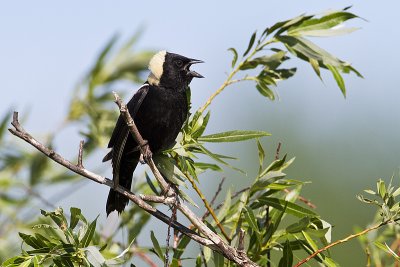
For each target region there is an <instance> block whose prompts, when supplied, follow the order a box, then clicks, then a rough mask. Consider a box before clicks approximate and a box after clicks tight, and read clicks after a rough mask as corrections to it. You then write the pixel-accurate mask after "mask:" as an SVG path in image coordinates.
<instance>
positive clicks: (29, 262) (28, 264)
mask: <svg viewBox="0 0 400 267" xmlns="http://www.w3.org/2000/svg"><path fill="white" fill-rule="evenodd" d="M31 262H32V259H27V260H26V261H24V262H23V263H21V264H20V265H18V266H19V267H29V266H30V265H31Z"/></svg>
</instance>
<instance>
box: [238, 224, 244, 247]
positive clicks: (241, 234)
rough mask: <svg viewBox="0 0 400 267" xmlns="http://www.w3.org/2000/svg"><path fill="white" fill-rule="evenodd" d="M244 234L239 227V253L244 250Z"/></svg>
mask: <svg viewBox="0 0 400 267" xmlns="http://www.w3.org/2000/svg"><path fill="white" fill-rule="evenodd" d="M244 236H245V231H244V230H243V229H242V228H240V229H239V244H238V251H240V252H241V253H243V252H244Z"/></svg>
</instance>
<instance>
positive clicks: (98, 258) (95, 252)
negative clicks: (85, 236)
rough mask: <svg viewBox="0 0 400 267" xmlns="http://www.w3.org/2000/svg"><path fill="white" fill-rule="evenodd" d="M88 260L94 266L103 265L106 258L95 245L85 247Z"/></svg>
mask: <svg viewBox="0 0 400 267" xmlns="http://www.w3.org/2000/svg"><path fill="white" fill-rule="evenodd" d="M85 251H86V257H87V260H88V261H89V262H90V263H91V265H92V266H93V267H103V266H104V264H105V262H106V259H104V257H103V255H101V253H100V251H99V249H98V248H97V247H95V246H89V247H87V248H85Z"/></svg>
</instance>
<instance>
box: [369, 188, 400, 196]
mask: <svg viewBox="0 0 400 267" xmlns="http://www.w3.org/2000/svg"><path fill="white" fill-rule="evenodd" d="M398 190H399V193H400V188H399V189H398ZM396 191H397V190H396ZM364 192H365V193H368V194H370V195H373V196H375V195H376V193H375V191H374V190H371V189H365V190H364ZM393 196H395V195H394V193H393Z"/></svg>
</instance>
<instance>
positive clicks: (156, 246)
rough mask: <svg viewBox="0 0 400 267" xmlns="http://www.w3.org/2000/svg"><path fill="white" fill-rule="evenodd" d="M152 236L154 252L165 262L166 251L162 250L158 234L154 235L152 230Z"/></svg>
mask: <svg viewBox="0 0 400 267" xmlns="http://www.w3.org/2000/svg"><path fill="white" fill-rule="evenodd" d="M150 238H151V242H152V243H153V249H154V252H155V253H156V255H157V256H158V258H159V259H161V260H162V261H163V262H164V261H165V258H164V253H163V252H162V250H161V247H160V244H159V243H158V240H157V238H156V236H155V235H154V232H153V231H151V232H150Z"/></svg>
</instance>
